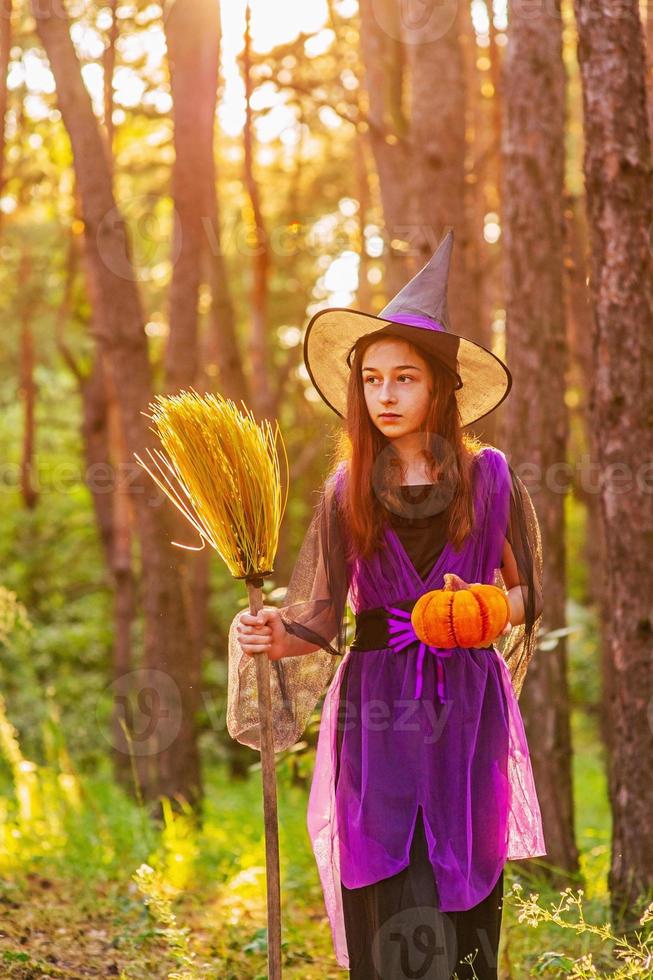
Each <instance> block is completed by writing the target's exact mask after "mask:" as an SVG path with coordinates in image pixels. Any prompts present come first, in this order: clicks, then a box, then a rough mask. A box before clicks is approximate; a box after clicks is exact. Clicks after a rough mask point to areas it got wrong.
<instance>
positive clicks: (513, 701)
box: [227, 230, 546, 980]
mask: <svg viewBox="0 0 653 980" xmlns="http://www.w3.org/2000/svg"><path fill="white" fill-rule="evenodd" d="M452 244H453V232H452V231H451V230H449V231H448V233H447V234H446V235H445V237H444V238H443V240H442V241H441V243H440V245H439V246H438V249H437V251H436V252H435V254H434V255H433V257H432V258H431V260H430V261H429V262H428V263H427V265H426V266H425V267H424V269H422V270H421V271H420V272H419V273H418V274H417V275H416V276H415V277H414V278H413V279H412V280H411V281H410V282H409V283H408V285H407V286H405V287H404V289H403V290H401V292H400V293H399V294H398V295H397V296H396V297H395V298H394V299H393V300H392V301H391V303H389V304H388V306H387V307H386V308H385V309H384V310H383V311H382V312H381V313H380V314H379V316H378V317H371V316H368V315H367V314H365V313H359V312H357V311H353V310H323V311H321V312H320V313H318V314H316V316H315V317H314V318H313V320H312V321H311V323H310V324H309V328H308V329H307V333H306V338H305V359H306V363H307V367H308V368H309V372H310V374H311V378H312V380H313V383H314V384H315V385H316V387H317V389H318V391H319V392H320V394H321V395H322V397H323V398H324V400H325V401H326V402H327V404H329V405H330V406H331V408H333V409H334V411H336V412H338V414H340V415H343V414H344V412H345V408H346V398H345V393H346V385H347V374H348V372H349V370H350V367H349V366H348V365H349V358H350V355H351V353H352V350H353V347H354V345H355V343H356V340H357V339H359V338H360V337H361V336H362V335H364V334H367V333H372V332H373V333H375V334H376V333H378V335H379V337H382V336H385V335H387V334H391V335H393V336H400V337H405V338H406V339H408V340H410V341H411V343H414V344H415V345H416V346H418V348H419V347H422V348H423V349H425V350H427V351H429V352H430V353H435V354H436V355H437V356H438V357H439V358H440V360H441V362H442V363H443V364H444V365H445V366H447V367H448V368H449V370H451V371H452V372H453V373H454V374H455V375H456V376H457V379H458V384H457V387H456V391H455V397H456V400H457V403H458V410H459V416H460V420H461V424H462V425H469V424H470V422H473V421H476V420H477V419H478V418H480V417H482V416H483V415H485V414H487V412H489V411H491V410H492V408H494V407H496V405H497V404H499V402H500V401H502V400H503V398H505V397H506V395H507V393H508V391H509V389H510V383H511V379H510V374H509V372H508V369H507V367H506V366H505V365H503V364H502V362H501V361H500V360H499V359H498V358H496V357H495V356H494V355H493V354H492V353H491V352H489V351H487V350H485V348H482V347H481V346H480V345H477V344H474V343H472V342H471V341H468V340H465V339H464V338H462V337H459V336H457V335H455V334H452V333H451V332H450V330H449V314H448V309H447V300H446V285H447V278H448V271H449V263H450V256H451V248H452ZM379 321H381V323H379ZM346 479H347V464H346V462H342V463H340V465H339V466H338V467H337V469H336V470H335V471H334V472H333V473H332V474H331V475H330V476H329V477H328V478H327V480H326V481H325V483H324V486H323V487H322V489H321V492H320V494H319V499H318V502H317V506H316V508H315V512H314V514H313V518H312V520H311V523H310V526H309V528H308V531H307V532H306V535H305V538H304V541H303V544H302V547H301V549H300V552H299V555H298V558H297V561H296V564H295V566H294V569H293V574H292V576H291V579H290V583H289V585H288V589H287V593H286V599H285V603H284V606H283V608H282V609H281V610H280V612H281V618H282V620H283V623H284V625H285V628H286V630H287V631H288V632H290V633H292V634H294V635H296V636H299V637H301V638H302V639H304V640H306V641H307V642H309V643H311V644H315V645H317V646H319V647H320V649H319V650H317V651H315V652H313V653H309V654H306V655H304V656H299V657H287V658H284V659H282V660H278V661H271V662H270V667H271V685H272V697H273V718H274V740H275V749H277V750H281V749H285V748H288V747H290V746H291V745H293V744H294V743H295V742H296V741H297V740H298V739H299V738H300V737H301V735H302V733H303V731H304V729H305V727H306V724H307V722H308V720H309V717H310V715H311V713H312V711H313V710H314V708H315V706H316V704H317V702H318V700H319V698H320V697H321V696H322V694H324V693H325V688H327V689H326V693H325V697H324V703H323V708H322V717H321V724H320V732H319V737H318V744H317V752H316V759H315V769H314V774H313V780H312V785H311V790H310V795H309V801H308V815H307V824H308V831H309V836H310V839H311V843H312V847H313V851H314V854H315V858H316V862H317V866H318V871H319V875H320V880H321V884H322V889H323V893H324V900H325V907H326V912H327V915H328V917H329V922H330V926H331V932H332V937H333V943H334V950H335V955H336V959H337V961H338V963H339V964H340V965H341V966H342V967H345V968H349V971H350V974H349V975H350V977H351V978H354V980H377V978H382V980H386V978H387V980H396V978H403V977H408V976H413V977H416V976H419V977H426V978H434V980H435V978H437V980H440V978H444V980H448V978H449V976H451V975H452V972H453V971H454V970H455V971H456V975H457V977H458V978H459V980H462V978H465V977H467V976H469V977H471V976H473V975H474V974H473V973H472V971H471V967H469V966H465V965H462V964H461V963H460V960H461V958H462V957H463V956H464V955H465V954H467V953H473V952H474V950H477V953H476V954H474V955H475V957H476V958H474V969H475V971H476V975H477V976H478V977H479V978H481V980H484V978H488V980H489V978H493V977H496V976H497V969H496V951H497V948H498V943H499V930H500V920H501V899H502V889H503V869H504V865H505V862H506V861H507V860H511V859H513V860H514V859H519V858H530V857H538V856H543V855H545V854H546V848H545V843H544V836H543V831H542V821H541V815H540V808H539V804H538V800H537V795H536V790H535V785H534V780H533V773H532V768H531V762H530V757H529V750H528V745H527V741H526V736H525V733H524V726H523V722H522V718H521V714H520V711H519V707H518V703H517V698H518V696H519V693H520V691H521V687H522V684H523V681H524V677H525V674H526V671H527V668H528V664H529V662H530V660H531V658H532V656H533V654H534V651H535V648H536V640H537V631H538V628H539V625H540V619H541V595H542V589H541V586H542V553H541V539H540V533H539V526H538V521H537V516H536V514H535V510H534V508H533V504H532V501H531V499H530V496H529V494H528V491H527V490H526V487H525V486H524V484H523V483H522V481H521V480H520V479H519V477H518V476H517V475H516V474H515V473H514V471H513V470H512V468H511V467H510V465H509V464H508V462H507V460H506V457H505V455H504V454H503V452H501V451H500V450H499V449H496V448H495V447H493V446H488V445H486V446H484V448H483V449H482V450H481V451H480V452H478V453H477V454H476V456H475V457H474V459H473V463H472V487H473V508H474V523H473V528H472V531H471V533H470V534H469V535H468V536H467V537H466V538H465V540H464V541H463V543H462V545H461V546H460V548H459V549H457V550H456V549H454V547H453V545H452V543H451V542H450V541H449V540H448V539H447V527H448V520H447V518H448V508H447V507H442V506H441V505H439V506H437V507H436V508H435V511H436V512H435V513H433V512H432V511H433V508H431V512H429V507H428V506H427V505H424V504H423V502H424V501H427V504H428V500H429V497H431V499H433V498H434V486H433V485H431V484H422V485H420V486H408V485H401V486H400V487H399V492H397V488H392V490H389V491H388V492H387V494H386V492H385V489H384V488H383V487H381V488H379V486H377V485H376V484H375V487H374V491H375V492H376V493H377V495H380V497H381V501H382V503H383V504H384V506H386V509H387V512H388V524H387V527H386V528H385V530H384V545H385V546H384V547H383V548H382V549H379V550H377V551H376V552H375V553H374V554H373V555H372V556H371V557H368V558H363V557H361V556H355V555H354V556H353V557H352V554H351V549H349V548H348V547H347V546H346V542H347V537H346V535H347V532H346V525H345V521H344V514H343V506H342V500H343V493H344V488H345V486H346ZM420 495H421V496H420ZM435 496H437V495H435ZM416 501H419V506H416ZM416 515H417V516H416ZM506 540H507V541H508V542H509V544H510V545H511V547H512V551H513V553H514V555H515V559H516V564H517V568H518V571H519V579H520V582H521V584H522V589H523V593H522V594H523V596H524V605H525V614H526V616H525V623H524V624H520V625H517V626H514V627H512V629H511V630H510V632H509V634H508V635H507V636H502V637H500V638H498V639H497V640H495V642H494V643H492V644H490V645H489V646H487V647H453V648H451V647H449V648H446V649H441V648H436V647H431V646H426V645H425V644H424V643H421V642H420V640H419V639H418V638H417V636H416V635H415V634H414V632H412V628H411V624H410V610H411V609H412V606H413V605H414V603H415V601H416V600H417V599H418V598H419V596H421V595H422V594H423V593H424V592H427V591H431V590H433V589H441V588H443V585H444V574H445V573H448V572H452V573H455V574H457V575H459V576H460V577H461V578H462V579H464V580H465V581H466V582H469V583H473V582H476V583H487V584H491V585H498V586H499V587H503V588H504V589H505V584H504V583H503V579H502V577H501V572H500V569H501V565H502V555H503V547H504V542H505V541H506ZM347 604H349V606H350V607H351V610H352V611H353V613H354V617H355V635H354V638H353V642H352V643H351V644H350V645H349V648H348V647H347V642H346V606H347ZM237 622H238V616H236V617H235V618H234V621H233V623H232V625H231V628H230V631H229V680H228V706H227V726H228V729H229V732H230V734H231V735H232V737H234V738H236V739H237V740H238V741H240V742H242V743H243V744H246V745H250V746H251V747H252V748H259V747H260V741H259V726H258V712H257V693H256V691H257V689H256V670H255V663H254V660H255V658H254V657H253V656H248V655H247V654H245V653H244V651H243V650H242V648H241V647H240V645H239V642H238V634H237V632H236V624H237ZM334 656H338V657H341V658H342V659H341V660H340V662H339V664H338V666H337V669H336V670H335V673H333V674H332V667H333V662H334ZM407 944H408V945H407ZM466 971H468V972H466Z"/></svg>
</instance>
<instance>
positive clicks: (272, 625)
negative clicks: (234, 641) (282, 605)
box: [236, 606, 288, 660]
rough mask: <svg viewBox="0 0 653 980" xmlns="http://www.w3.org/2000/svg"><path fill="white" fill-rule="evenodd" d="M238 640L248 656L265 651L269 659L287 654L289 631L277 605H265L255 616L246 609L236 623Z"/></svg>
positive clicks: (276, 658)
mask: <svg viewBox="0 0 653 980" xmlns="http://www.w3.org/2000/svg"><path fill="white" fill-rule="evenodd" d="M236 631H237V633H238V642H239V643H240V645H241V647H242V648H243V650H244V652H245V653H246V654H248V656H255V655H256V654H257V653H265V654H267V656H268V659H269V660H281V658H282V657H285V656H286V637H287V636H288V633H287V631H286V627H285V626H284V625H283V621H282V619H281V616H280V614H279V610H278V609H277V608H276V606H263V608H262V609H261V610H259V612H258V613H257V614H256V615H255V616H254V615H252V613H250V612H248V611H245V612H242V613H241V614H240V615H239V617H238V622H237V623H236Z"/></svg>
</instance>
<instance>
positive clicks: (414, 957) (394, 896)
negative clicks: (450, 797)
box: [341, 807, 503, 980]
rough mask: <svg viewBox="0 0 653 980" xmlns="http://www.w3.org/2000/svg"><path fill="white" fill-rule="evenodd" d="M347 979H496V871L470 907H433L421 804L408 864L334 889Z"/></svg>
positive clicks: (498, 914) (498, 913)
mask: <svg viewBox="0 0 653 980" xmlns="http://www.w3.org/2000/svg"><path fill="white" fill-rule="evenodd" d="M341 889H342V899H343V906H344V918H345V932H346V935H347V949H348V952H349V977H350V980H409V978H410V980H416V978H419V980H450V978H451V977H453V976H457V977H458V980H471V978H472V977H473V976H474V972H473V970H472V968H471V966H469V965H467V964H461V963H460V960H462V959H464V957H465V956H467V955H468V954H474V951H475V949H477V950H478V951H477V952H476V953H475V954H474V957H473V964H474V970H475V971H476V976H477V977H478V978H479V980H497V976H498V974H497V966H498V956H497V953H498V948H499V934H500V930H501V911H502V904H503V871H502V872H501V874H500V876H499V879H498V881H497V883H496V885H495V887H494V888H493V890H492V891H491V892H490V894H489V895H488V896H487V897H486V898H484V899H483V901H482V902H479V904H478V905H475V906H474V907H473V908H471V909H466V910H465V911H461V912H440V911H439V910H438V904H439V903H438V897H437V886H436V882H435V876H434V874H433V868H432V866H431V863H430V862H429V859H428V850H427V843H426V836H425V834H424V823H423V817H422V810H421V807H420V809H419V811H418V815H417V822H416V826H415V835H414V837H413V840H412V843H411V849H410V863H409V865H408V867H406V868H404V869H403V871H400V872H399V873H398V874H396V875H392V876H391V877H389V878H384V879H383V880H381V881H377V882H375V883H374V884H372V885H365V886H363V887H362V888H351V889H350V888H346V887H345V886H344V885H342V886H341Z"/></svg>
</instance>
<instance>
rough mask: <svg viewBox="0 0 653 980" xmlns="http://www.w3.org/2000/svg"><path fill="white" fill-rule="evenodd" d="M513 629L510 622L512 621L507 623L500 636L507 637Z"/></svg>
mask: <svg viewBox="0 0 653 980" xmlns="http://www.w3.org/2000/svg"><path fill="white" fill-rule="evenodd" d="M511 629H512V623H511V622H510V620H508V622H507V623H506V625H505V626H504V627H503V629H502V630H501V632H500V633H499V636H507V635H508V633H510V631H511Z"/></svg>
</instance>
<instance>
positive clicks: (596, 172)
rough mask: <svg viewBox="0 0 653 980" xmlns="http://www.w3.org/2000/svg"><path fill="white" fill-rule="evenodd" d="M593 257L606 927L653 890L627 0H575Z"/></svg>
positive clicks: (638, 149) (647, 171)
mask: <svg viewBox="0 0 653 980" xmlns="http://www.w3.org/2000/svg"><path fill="white" fill-rule="evenodd" d="M575 9H576V19H577V23H578V57H579V62H580V68H581V78H582V86H583V114H584V122H585V160H584V168H585V188H586V194H587V207H588V215H589V228H590V239H591V251H592V268H591V291H592V299H593V306H594V321H595V323H594V344H593V355H594V372H593V386H592V396H591V412H592V420H593V426H594V430H595V432H596V441H597V448H598V463H599V468H600V472H601V477H602V481H601V488H600V501H601V515H602V520H603V525H604V537H605V547H606V560H607V569H606V571H607V583H608V590H607V594H608V596H609V602H610V616H609V619H608V620H607V627H608V636H607V638H606V639H607V643H608V646H609V653H610V661H611V680H612V692H611V693H612V703H611V705H610V718H611V724H612V726H613V738H612V752H611V758H610V766H609V770H610V774H609V782H610V796H611V804H612V816H613V842H612V859H611V868H610V874H609V886H610V890H611V897H612V912H613V918H614V920H615V923H616V924H617V925H619V926H621V925H624V926H626V927H627V928H628V927H630V926H632V925H635V924H636V918H637V912H638V911H641V907H639V908H638V905H637V899H638V897H640V896H641V895H643V894H645V893H648V900H649V901H650V895H651V891H652V890H653V781H652V780H651V773H650V768H651V758H652V757H653V723H652V719H653V708H652V706H653V612H652V609H653V607H652V604H651V595H652V594H653V564H652V563H651V554H653V493H652V492H651V490H652V487H653V472H652V465H653V464H652V462H651V461H652V460H653V259H652V256H651V237H650V236H651V228H652V223H653V196H652V191H653V188H652V186H651V143H650V138H649V129H648V117H647V109H646V81H645V75H646V67H645V53H644V36H643V29H642V24H641V20H640V15H639V9H638V3H637V0H622V2H621V3H619V4H617V5H615V4H613V3H612V2H611V0H591V2H590V0H576V3H575Z"/></svg>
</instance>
